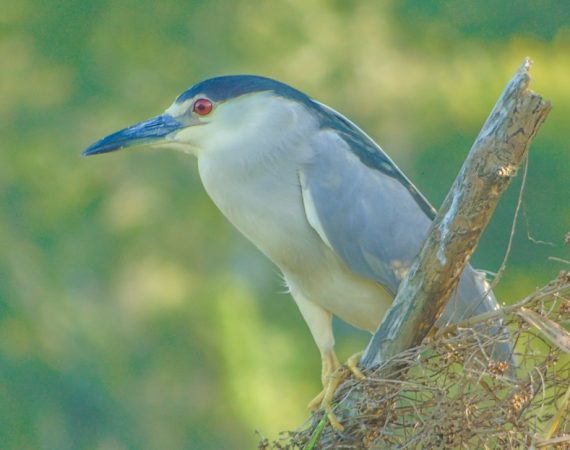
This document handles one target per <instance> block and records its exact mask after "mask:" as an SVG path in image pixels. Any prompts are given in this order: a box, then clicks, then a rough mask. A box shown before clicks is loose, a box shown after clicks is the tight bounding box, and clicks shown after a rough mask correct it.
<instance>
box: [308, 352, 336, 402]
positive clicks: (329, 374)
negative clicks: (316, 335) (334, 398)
mask: <svg viewBox="0 0 570 450" xmlns="http://www.w3.org/2000/svg"><path fill="white" fill-rule="evenodd" d="M340 367H341V365H340V363H339V362H338V358H337V357H336V354H335V352H334V349H330V350H327V351H325V352H321V382H322V383H323V390H322V391H321V392H319V393H318V394H317V396H316V397H315V398H314V399H312V400H311V401H310V402H309V405H308V407H309V409H310V410H311V411H314V410H316V409H319V408H320V407H321V405H322V403H323V399H324V398H325V394H326V392H327V389H328V387H329V385H330V383H331V380H332V379H333V378H334V373H335V372H336V371H338V369H339V368H340ZM333 394H334V392H333Z"/></svg>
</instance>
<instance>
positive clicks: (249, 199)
mask: <svg viewBox="0 0 570 450" xmlns="http://www.w3.org/2000/svg"><path fill="white" fill-rule="evenodd" d="M133 147H153V148H157V147H158V148H173V149H176V150H180V151H182V152H184V153H187V154H189V155H193V156H195V157H196V158H197V161H198V164H197V165H198V171H199V174H200V178H201V181H202V184H203V186H204V188H205V190H206V192H207V194H208V195H209V196H210V198H211V199H212V200H213V202H214V203H215V205H216V206H217V207H218V208H219V210H220V211H221V212H222V213H223V215H224V216H225V217H226V218H227V219H228V220H229V221H230V222H231V223H232V224H233V225H234V226H235V227H236V228H237V229H238V230H239V231H240V232H241V233H242V234H243V235H244V236H245V237H246V238H247V239H249V240H250V241H251V242H252V243H253V244H254V245H255V246H256V247H257V248H258V249H259V250H260V251H261V252H262V253H263V254H265V255H266V256H267V257H268V258H269V259H270V260H271V261H272V262H273V263H274V264H275V265H276V266H277V267H278V269H279V270H280V271H281V273H282V275H283V278H284V280H285V282H286V284H287V287H288V290H289V291H290V293H291V296H292V298H293V299H294V301H295V303H296V305H297V307H298V309H299V311H300V313H301V315H302V316H303V318H304V320H305V322H306V324H307V325H308V327H309V330H310V332H311V334H312V337H313V339H314V341H315V343H316V346H317V347H318V350H319V352H320V356H321V366H322V370H321V381H322V383H323V386H324V389H323V392H321V394H319V395H318V396H317V397H316V398H315V400H314V401H313V402H311V407H312V408H315V407H317V406H319V405H321V406H323V407H324V408H325V409H326V410H327V412H329V413H330V414H329V419H330V420H331V423H332V424H333V426H335V427H336V428H337V429H342V425H341V424H340V423H339V422H338V420H337V419H336V418H335V416H334V413H333V411H332V406H331V405H330V397H331V396H330V392H331V389H333V390H334V388H332V387H331V386H336V384H338V377H336V378H335V375H334V374H335V373H338V370H339V367H341V365H340V363H339V360H338V358H337V356H336V354H335V349H334V346H335V340H334V335H333V327H332V318H333V316H337V317H338V318H340V319H341V320H343V321H345V322H347V323H349V324H351V325H353V326H354V327H356V328H360V329H363V330H367V331H369V332H371V333H373V332H374V331H375V330H376V329H377V327H378V325H379V324H380V322H381V321H382V318H383V317H384V315H385V313H386V311H387V310H388V308H389V307H390V304H391V303H392V301H393V299H394V297H395V295H396V293H397V291H398V287H399V285H400V283H401V281H402V280H403V278H404V277H405V275H406V273H407V271H408V269H409V268H410V266H411V264H412V262H413V261H414V258H415V257H416V255H417V254H418V252H419V250H420V249H421V246H422V244H423V242H424V240H425V238H426V237H427V234H428V231H429V229H430V226H431V224H432V221H433V220H434V218H435V215H436V210H435V209H434V208H433V206H432V205H431V204H430V203H429V202H428V200H427V199H426V198H425V197H424V195H422V193H421V192H420V191H419V190H418V189H417V188H416V186H415V185H414V184H413V183H412V182H411V181H410V179H409V178H408V177H407V176H406V175H405V174H404V173H403V171H402V170H401V169H400V168H399V167H398V166H397V165H396V164H395V163H394V161H393V160H392V159H391V158H390V157H389V156H388V155H387V154H386V152H384V150H382V148H381V147H380V146H379V145H378V144H376V142H375V141H374V140H373V139H372V138H371V137H369V136H368V135H367V134H366V133H365V132H364V131H363V130H361V129H360V128H359V127H358V126H357V125H355V124H354V123H353V122H351V121H350V120H349V119H347V118H346V117H344V116H343V115H342V114H340V113H339V112H337V111H335V110H334V109H332V108H331V107H329V106H326V105H325V104H324V103H321V102H319V101H317V100H314V99H313V98H311V97H309V96H308V95H306V94H305V93H303V92H301V91H299V90H297V89H295V88H293V87H291V86H289V85H287V84H285V83H282V82H280V81H277V80H274V79H271V78H266V77H262V76H257V75H225V76H220V77H215V78H210V79H207V80H204V81H201V82H199V83H197V84H195V85H193V86H192V87H190V88H189V89H187V90H186V91H184V92H183V93H182V94H180V95H179V96H178V97H177V98H176V99H175V101H174V102H173V103H172V105H171V106H169V107H168V109H166V111H165V112H164V113H163V114H160V115H158V116H156V117H154V118H151V119H149V120H146V121H143V122H140V123H137V124H135V125H132V126H129V127H127V128H124V129H122V130H120V131H117V132H115V133H113V134H110V135H109V136H107V137H104V138H103V139H101V140H99V141H97V142H95V143H94V144H92V145H91V146H89V147H88V148H87V149H86V150H85V151H84V152H83V155H85V156H90V155H97V154H103V153H110V152H114V151H117V150H121V149H126V148H133ZM498 309H499V304H498V302H497V299H496V298H495V296H494V294H493V292H492V291H491V290H490V289H489V285H488V283H487V282H486V281H485V278H484V276H483V275H482V273H481V272H479V271H476V270H475V269H474V268H473V267H471V265H469V264H468V265H467V266H466V267H465V269H464V270H463V273H462V274H461V277H460V281H459V285H458V287H457V289H456V290H455V292H454V293H453V294H452V296H451V299H450V300H449V302H448V304H447V306H446V308H445V310H444V312H443V314H442V316H441V317H440V318H439V319H438V322H437V323H436V326H444V325H446V324H448V323H456V322H458V321H460V320H463V319H466V318H469V317H472V316H474V315H477V314H481V313H484V312H488V311H495V310H498ZM511 351H512V350H511V347H510V345H508V343H507V344H504V345H502V346H501V347H500V348H499V351H498V354H499V356H498V358H502V359H509V358H510V352H511ZM357 363H358V360H357V359H356V362H355V359H354V358H351V359H350V360H349V367H350V368H351V370H352V371H353V372H354V373H355V374H356V375H357V377H359V378H360V377H361V376H362V374H361V373H359V370H358V368H357ZM331 380H332V381H331ZM326 392H328V393H329V395H327V394H326ZM326 398H328V400H326V401H325V399H326ZM319 402H321V403H319ZM335 420H336V422H334V421H335Z"/></svg>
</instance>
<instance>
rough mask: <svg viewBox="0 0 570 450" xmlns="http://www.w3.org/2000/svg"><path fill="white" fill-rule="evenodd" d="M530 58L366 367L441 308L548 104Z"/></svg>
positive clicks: (416, 337) (477, 147)
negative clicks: (534, 80) (533, 80)
mask: <svg viewBox="0 0 570 450" xmlns="http://www.w3.org/2000/svg"><path fill="white" fill-rule="evenodd" d="M530 66H531V62H530V60H529V59H528V58H527V59H526V60H525V62H524V63H523V64H522V65H521V66H520V68H519V69H518V71H517V72H516V73H515V75H514V77H513V78H512V80H511V81H510V82H509V84H508V85H507V87H506V89H505V91H504V92H503V94H502V95H501V97H500V98H499V100H498V101H497V104H496V105H495V107H494V108H493V111H492V112H491V114H490V116H489V118H488V119H487V121H486V122H485V124H484V125H483V128H482V129H481V132H480V133H479V136H478V137H477V140H476V141H475V143H474V144H473V147H472V148H471V151H470V152H469V155H468V156H467V159H466V160H465V163H464V164H463V167H462V168H461V171H460V172H459V175H458V176H457V178H456V180H455V182H454V183H453V186H452V188H451V190H450V191H449V193H448V194H447V197H446V198H445V200H444V202H443V205H442V207H441V208H440V209H439V212H438V214H437V217H436V219H435V221H434V223H433V225H432V228H431V231H430V233H429V235H428V238H427V239H426V241H425V243H424V246H423V248H422V250H421V251H420V253H419V255H418V257H417V258H416V260H415V262H414V264H413V265H412V267H411V269H410V271H409V272H408V274H407V276H406V277H405V279H404V280H403V282H402V285H401V286H400V289H399V291H398V295H397V296H396V299H395V300H394V303H393V304H392V306H391V307H390V309H389V311H388V313H387V314H386V316H385V318H384V320H383V321H382V323H381V324H380V327H379V328H378V330H377V331H376V333H375V334H374V336H373V338H372V340H371V341H370V343H369V345H368V348H367V349H366V352H365V354H364V356H363V358H362V361H361V364H362V366H363V367H365V368H371V367H374V366H378V365H380V364H381V363H382V362H384V361H386V360H387V359H388V358H390V357H391V356H393V355H395V354H397V353H399V352H401V351H403V350H406V349H408V348H411V347H414V346H417V345H419V344H420V343H421V342H422V340H423V339H424V338H425V336H426V335H427V333H428V331H429V330H430V329H431V328H432V326H433V324H434V323H435V322H436V320H437V318H438V317H439V316H440V315H441V313H442V312H443V309H444V307H445V305H446V303H447V300H448V299H449V297H450V296H451V294H452V293H453V291H454V290H455V288H456V287H457V284H458V282H459V276H460V275H461V273H462V271H463V268H464V267H465V264H466V263H467V261H468V260H469V258H470V256H471V255H472V254H473V252H474V251H475V248H476V246H477V243H478V242H479V238H480V236H481V234H482V232H483V230H484V229H485V226H486V225H487V223H488V222H489V220H490V218H491V216H492V214H493V211H494V210H495V207H496V206H497V203H498V201H499V198H500V196H501V195H502V193H503V192H504V191H505V190H506V188H507V187H508V185H509V184H510V182H511V180H512V179H513V178H514V176H515V175H516V173H517V170H518V168H519V166H520V164H521V163H522V162H523V161H524V159H525V157H526V155H527V152H528V148H529V146H530V144H531V142H532V140H533V138H534V136H535V135H536V133H537V131H538V129H539V127H540V125H541V124H542V122H543V121H544V120H545V119H546V116H547V114H548V112H549V111H550V109H551V106H550V103H549V102H548V101H545V100H544V99H543V98H542V97H541V96H539V95H537V94H535V93H533V92H532V91H530V90H528V85H529V82H530V75H529V71H530Z"/></svg>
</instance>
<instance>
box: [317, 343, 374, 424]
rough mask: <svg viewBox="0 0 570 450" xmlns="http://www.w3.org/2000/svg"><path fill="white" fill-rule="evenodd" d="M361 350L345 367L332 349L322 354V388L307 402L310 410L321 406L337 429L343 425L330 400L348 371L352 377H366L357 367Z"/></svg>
mask: <svg viewBox="0 0 570 450" xmlns="http://www.w3.org/2000/svg"><path fill="white" fill-rule="evenodd" d="M362 353H363V352H359V353H355V354H354V355H352V356H351V357H350V358H348V360H347V362H346V365H345V366H346V367H345V366H341V365H340V364H339V362H338V359H337V357H336V355H335V354H334V351H332V350H331V351H330V352H328V353H326V354H324V355H323V357H322V362H323V369H322V375H321V376H322V381H323V387H324V388H323V390H322V391H321V392H320V393H319V394H318V395H317V396H316V397H315V398H314V399H313V400H311V402H310V403H309V409H310V410H316V409H318V408H323V409H324V410H325V411H326V413H327V415H328V418H329V422H330V424H331V426H332V427H333V428H334V429H335V430H337V431H343V430H344V427H343V426H342V424H341V423H340V421H339V420H338V417H337V416H336V414H335V413H334V412H333V406H332V401H333V399H334V394H335V393H336V390H337V388H338V386H339V385H340V384H341V383H342V382H343V381H344V380H345V379H346V378H347V377H348V376H349V374H350V373H352V374H353V375H354V377H355V378H356V379H357V380H359V381H362V380H364V379H365V378H366V377H365V376H364V374H363V373H362V372H361V371H360V369H359V368H358V367H357V365H358V362H359V361H360V357H361V356H362Z"/></svg>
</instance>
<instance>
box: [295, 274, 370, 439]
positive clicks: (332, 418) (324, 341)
mask: <svg viewBox="0 0 570 450" xmlns="http://www.w3.org/2000/svg"><path fill="white" fill-rule="evenodd" d="M290 288H291V293H292V294H293V298H294V299H295V302H296V303H297V306H298V307H299V310H300V311H301V314H302V315H303V317H304V319H305V321H306V322H307V325H309V329H310V330H311V334H312V335H313V338H314V339H315V343H316V344H317V347H318V348H319V351H320V353H321V362H322V370H321V381H322V382H323V390H322V391H321V392H320V393H319V394H318V395H317V396H316V397H315V398H314V399H313V400H311V402H310V403H309V409H311V410H315V409H318V408H323V409H324V410H325V411H326V412H327V415H328V418H329V422H330V423H331V425H332V426H333V428H335V429H336V430H339V431H342V430H343V429H344V427H343V426H342V424H341V423H340V422H339V420H338V418H337V417H336V415H335V414H334V412H333V411H332V401H333V398H334V394H335V392H336V390H337V388H338V386H339V385H340V383H342V382H343V381H344V380H345V379H346V378H347V376H348V375H349V373H350V372H352V373H353V374H354V375H355V377H356V378H357V379H362V378H364V376H363V375H362V372H360V370H359V369H358V368H357V367H356V365H357V364H358V360H359V358H360V355H359V354H356V355H353V356H352V357H350V358H349V360H348V362H347V364H346V366H341V365H340V363H339V362H338V359H337V357H336V354H335V352H334V336H333V332H332V315H331V313H330V312H329V311H327V310H325V309H324V308H322V307H321V306H319V305H317V304H315V303H313V302H311V301H309V300H307V299H306V298H304V296H303V295H302V294H301V293H300V292H299V291H298V290H296V289H295V288H294V286H293V285H290ZM347 367H348V369H347Z"/></svg>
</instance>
